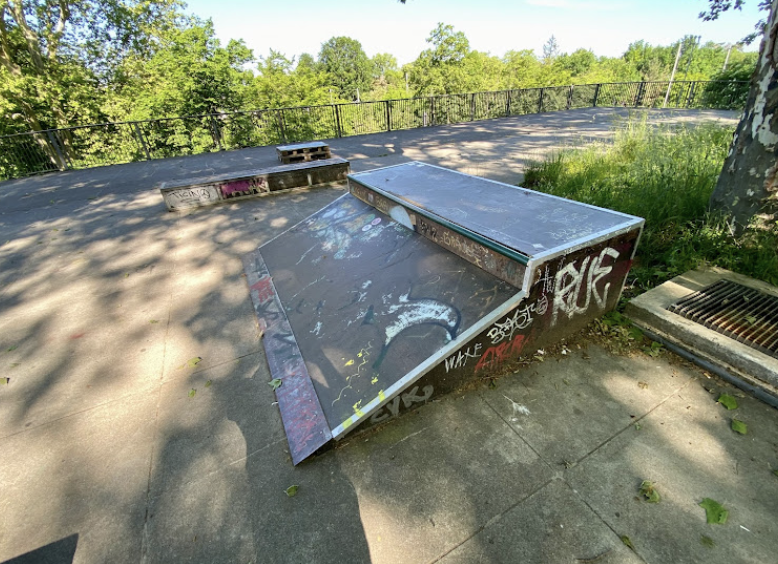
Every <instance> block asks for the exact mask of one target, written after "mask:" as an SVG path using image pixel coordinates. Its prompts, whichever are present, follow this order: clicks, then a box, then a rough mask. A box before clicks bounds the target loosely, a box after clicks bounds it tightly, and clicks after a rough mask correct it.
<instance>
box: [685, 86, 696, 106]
mask: <svg viewBox="0 0 778 564" xmlns="http://www.w3.org/2000/svg"><path fill="white" fill-rule="evenodd" d="M696 86H697V81H693V82H691V83H690V84H689V95H688V96H687V97H686V107H687V108H688V107H689V105H690V104H691V103H692V100H694V90H695V87H696Z"/></svg>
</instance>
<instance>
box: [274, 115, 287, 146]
mask: <svg viewBox="0 0 778 564" xmlns="http://www.w3.org/2000/svg"><path fill="white" fill-rule="evenodd" d="M276 121H277V122H278V130H279V133H280V134H281V143H286V132H285V131H284V116H283V114H282V113H281V110H276Z"/></svg>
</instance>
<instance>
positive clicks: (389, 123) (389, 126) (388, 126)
mask: <svg viewBox="0 0 778 564" xmlns="http://www.w3.org/2000/svg"><path fill="white" fill-rule="evenodd" d="M384 104H385V105H386V130H387V131H391V130H392V111H391V110H390V109H389V100H386V101H385V102H384Z"/></svg>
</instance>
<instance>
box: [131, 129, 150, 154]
mask: <svg viewBox="0 0 778 564" xmlns="http://www.w3.org/2000/svg"><path fill="white" fill-rule="evenodd" d="M132 130H133V132H135V140H136V141H137V142H138V145H140V146H141V149H143V152H144V153H146V160H147V161H150V160H151V153H149V147H148V145H146V140H145V139H143V133H141V130H140V128H139V127H138V124H137V123H135V122H133V123H132Z"/></svg>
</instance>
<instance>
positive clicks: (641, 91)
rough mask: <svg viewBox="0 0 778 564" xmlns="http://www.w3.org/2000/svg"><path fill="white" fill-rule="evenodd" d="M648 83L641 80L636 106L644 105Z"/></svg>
mask: <svg viewBox="0 0 778 564" xmlns="http://www.w3.org/2000/svg"><path fill="white" fill-rule="evenodd" d="M645 90H646V83H645V82H641V83H640V86H638V95H637V96H636V97H635V107H636V108H638V107H640V106H642V105H643V95H644V94H645Z"/></svg>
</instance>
